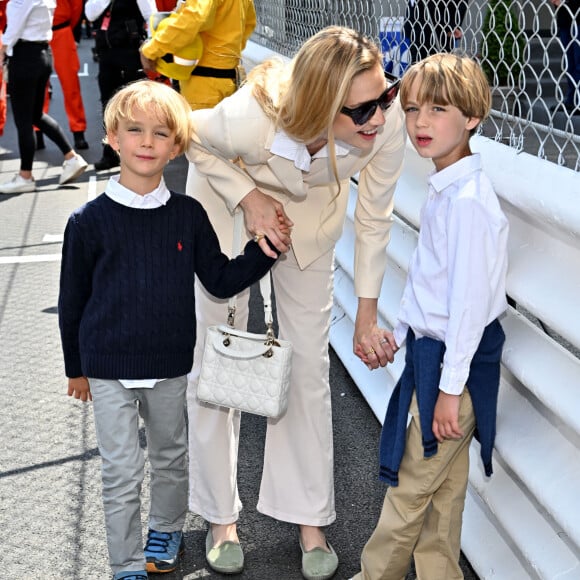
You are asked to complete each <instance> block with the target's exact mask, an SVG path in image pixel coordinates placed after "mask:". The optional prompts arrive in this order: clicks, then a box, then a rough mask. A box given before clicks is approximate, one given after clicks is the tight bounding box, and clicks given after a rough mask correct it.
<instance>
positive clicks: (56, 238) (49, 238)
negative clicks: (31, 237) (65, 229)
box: [42, 234, 64, 244]
mask: <svg viewBox="0 0 580 580" xmlns="http://www.w3.org/2000/svg"><path fill="white" fill-rule="evenodd" d="M63 240H64V235H63V234H44V237H43V238H42V241H43V242H44V243H46V244H52V243H54V242H62V241H63Z"/></svg>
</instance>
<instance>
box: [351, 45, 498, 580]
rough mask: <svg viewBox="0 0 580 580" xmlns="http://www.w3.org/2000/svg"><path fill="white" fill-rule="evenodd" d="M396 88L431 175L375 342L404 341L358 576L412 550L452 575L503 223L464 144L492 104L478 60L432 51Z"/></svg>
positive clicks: (491, 329) (486, 428) (433, 570)
mask: <svg viewBox="0 0 580 580" xmlns="http://www.w3.org/2000/svg"><path fill="white" fill-rule="evenodd" d="M400 95H401V96H400V98H401V104H402V106H403V110H404V111H405V116H406V125H407V131H408V134H409V138H410V139H411V142H412V143H413V146H414V147H415V149H416V150H417V152H418V153H419V155H420V156H421V157H430V158H431V159H432V160H433V163H434V165H435V172H434V173H433V174H432V175H431V177H430V179H429V195H428V198H427V200H426V202H425V205H424V206H423V210H422V213H421V225H420V232H419V240H418V243H417V249H416V250H415V253H414V255H413V258H412V260H411V264H410V266H409V274H408V278H407V283H406V287H405V290H404V293H403V298H402V302H401V307H400V310H399V315H398V322H397V324H396V325H395V329H394V331H393V334H391V333H389V332H386V331H385V335H384V338H383V339H382V342H383V343H385V346H386V348H385V350H387V349H388V348H391V349H393V351H394V350H397V349H398V348H399V347H400V346H401V345H402V344H403V343H404V341H405V340H406V341H407V350H406V357H405V368H404V370H403V374H402V376H401V378H400V380H399V382H398V383H397V386H396V387H395V391H394V393H393V395H392V397H391V400H390V401H389V406H388V409H387V414H386V418H385V422H384V425H383V432H382V435H381V444H380V463H381V465H380V477H381V479H382V480H384V481H386V482H387V483H389V484H390V487H389V488H388V490H387V493H386V496H385V501H384V504H383V510H382V513H381V516H380V519H379V522H378V524H377V527H376V529H375V531H374V532H373V534H372V536H371V538H370V539H369V541H368V542H367V544H366V546H365V547H364V550H363V553H362V557H361V567H362V570H361V572H360V573H359V574H358V575H357V576H355V579H356V580H363V579H364V580H401V579H402V578H404V577H405V575H406V573H407V571H408V568H409V564H410V561H411V556H412V555H413V556H414V560H415V568H416V571H417V577H418V578H419V580H454V579H458V578H463V574H462V572H461V569H460V568H459V564H458V562H459V552H460V536H461V518H462V513H463V506H464V503H465V493H466V489H467V478H468V470H469V445H470V442H471V439H472V437H473V435H474V431H475V429H477V432H478V438H479V440H480V442H481V456H482V460H483V463H484V467H485V472H486V474H487V475H488V476H489V475H491V472H492V465H491V454H492V448H493V442H494V437H495V415H496V406H497V394H498V387H499V377H500V358H501V350H502V346H503V342H504V338H505V337H504V333H503V331H502V328H501V325H500V323H499V322H498V317H499V316H500V315H501V314H502V313H503V312H504V311H505V309H506V308H507V302H506V296H505V277H506V270H507V237H508V222H507V220H506V218H505V216H504V214H503V212H502V210H501V208H500V206H499V202H498V199H497V197H496V194H495V193H494V191H493V189H492V185H491V183H490V181H489V180H488V179H487V177H486V176H485V175H484V174H483V173H482V171H481V160H480V157H479V155H478V154H472V153H471V150H470V147H469V138H470V136H471V135H472V134H473V133H474V132H475V130H476V129H477V126H478V125H479V124H480V122H481V121H482V120H483V119H485V117H486V116H487V115H488V113H489V109H490V101H491V98H490V91H489V85H488V83H487V80H486V78H485V75H484V74H483V72H482V71H481V68H480V67H479V65H478V64H477V63H476V62H474V61H473V60H471V59H469V58H467V57H461V56H457V55H453V54H435V55H433V56H430V57H428V58H426V59H424V60H422V61H421V62H419V63H417V64H415V65H414V66H412V67H411V68H410V69H409V71H408V72H407V73H406V74H405V76H404V78H403V81H402V84H401V90H400ZM387 343H388V345H387ZM380 354H382V353H380ZM361 358H362V359H363V362H365V363H367V364H368V358H367V356H365V355H363V356H361ZM408 413H409V414H410V415H411V416H412V419H411V420H410V423H409V427H408V430H407V431H406V428H407V422H408V421H407V416H408Z"/></svg>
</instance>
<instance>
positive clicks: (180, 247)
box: [177, 240, 183, 252]
mask: <svg viewBox="0 0 580 580" xmlns="http://www.w3.org/2000/svg"><path fill="white" fill-rule="evenodd" d="M177 250H178V251H179V252H181V250H183V244H182V243H181V240H179V241H178V242H177Z"/></svg>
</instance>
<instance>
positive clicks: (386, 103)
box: [380, 82, 399, 111]
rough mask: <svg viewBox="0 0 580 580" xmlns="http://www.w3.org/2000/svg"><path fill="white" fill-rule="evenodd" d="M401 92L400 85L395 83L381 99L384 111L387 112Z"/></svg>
mask: <svg viewBox="0 0 580 580" xmlns="http://www.w3.org/2000/svg"><path fill="white" fill-rule="evenodd" d="M398 92H399V83H398V82H397V83H395V84H394V85H392V86H390V87H389V88H388V89H387V90H386V91H385V92H384V93H383V94H382V95H381V97H382V98H381V99H380V106H381V109H382V110H383V111H386V110H387V109H388V108H389V107H390V106H391V105H392V104H393V101H394V100H395V97H396V96H397V94H398Z"/></svg>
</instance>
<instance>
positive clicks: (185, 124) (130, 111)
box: [103, 80, 193, 154]
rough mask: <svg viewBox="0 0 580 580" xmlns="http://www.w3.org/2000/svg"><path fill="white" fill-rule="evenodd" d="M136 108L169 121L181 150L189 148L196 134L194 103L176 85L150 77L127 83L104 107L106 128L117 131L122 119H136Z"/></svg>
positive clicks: (165, 122)
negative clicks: (150, 79)
mask: <svg viewBox="0 0 580 580" xmlns="http://www.w3.org/2000/svg"><path fill="white" fill-rule="evenodd" d="M135 110H140V111H143V112H144V113H147V115H148V116H150V117H154V118H156V119H157V120H158V121H159V122H160V123H163V124H164V125H167V127H168V128H169V130H170V131H172V132H174V133H175V144H176V145H177V146H178V147H179V154H181V153H183V152H184V151H185V150H186V149H187V147H188V146H189V142H190V141H191V137H192V134H193V125H192V123H191V120H190V115H191V107H190V106H189V104H188V102H187V101H186V100H185V99H184V98H183V97H182V96H181V95H180V94H179V93H178V92H177V91H176V90H175V89H173V88H171V87H169V86H168V85H165V84H163V83H158V82H155V81H149V80H142V81H135V82H132V83H130V84H128V85H126V86H125V87H123V88H122V89H120V90H119V91H118V92H117V93H115V94H114V95H113V97H111V99H110V100H109V102H108V103H107V106H106V107H105V113H104V115H103V117H104V122H105V131H106V132H111V133H116V132H117V131H118V129H119V123H120V121H121V120H125V119H127V120H129V121H133V120H134V116H133V115H134V114H135Z"/></svg>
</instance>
